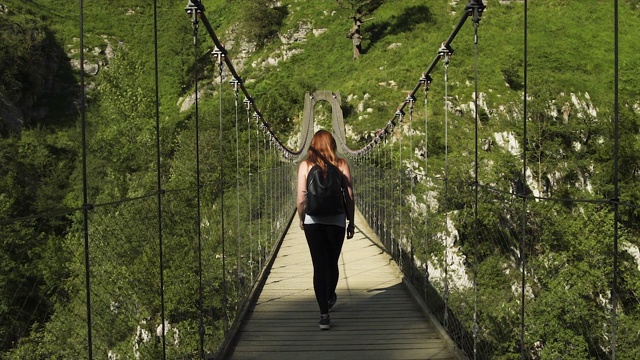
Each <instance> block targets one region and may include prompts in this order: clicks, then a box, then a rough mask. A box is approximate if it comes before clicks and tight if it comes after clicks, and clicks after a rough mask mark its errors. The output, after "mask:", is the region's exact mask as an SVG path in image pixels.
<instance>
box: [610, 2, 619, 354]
mask: <svg viewBox="0 0 640 360" xmlns="http://www.w3.org/2000/svg"><path fill="white" fill-rule="evenodd" d="M619 23H620V19H619V13H618V0H614V35H613V36H614V51H613V53H614V55H613V58H614V60H613V61H614V81H613V83H614V91H613V93H614V102H613V109H614V110H613V111H614V117H615V119H614V145H613V146H614V149H613V186H614V194H613V199H612V202H613V218H614V221H613V224H614V225H613V280H612V282H613V284H612V289H611V311H612V314H611V318H612V325H611V359H613V360H615V359H616V345H617V335H618V315H617V314H618V312H617V308H618V260H619V259H618V256H619V248H618V240H619V239H618V236H619V234H618V231H619V223H620V220H619V219H620V218H619V212H620V204H619V203H620V199H619V197H620V182H619V178H618V171H619V154H620V103H619V91H620V89H619V80H620V68H619V65H620V63H619V61H620V58H619V56H620V49H619V45H620V44H619V33H620V28H619Z"/></svg>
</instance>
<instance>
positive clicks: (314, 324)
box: [229, 212, 457, 360]
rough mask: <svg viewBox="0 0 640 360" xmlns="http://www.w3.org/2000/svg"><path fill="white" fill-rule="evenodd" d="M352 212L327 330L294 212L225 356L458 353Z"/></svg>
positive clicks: (431, 356)
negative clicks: (353, 224)
mask: <svg viewBox="0 0 640 360" xmlns="http://www.w3.org/2000/svg"><path fill="white" fill-rule="evenodd" d="M355 220H356V225H357V227H356V234H355V236H354V238H353V239H350V240H345V243H344V247H343V250H342V255H341V257H340V281H339V283H338V289H337V294H338V302H337V304H336V306H335V308H334V309H332V312H331V330H329V331H321V330H320V329H319V327H318V319H319V312H318V306H317V304H316V301H315V296H314V293H313V285H312V276H313V268H312V265H311V258H310V255H309V249H308V247H307V243H306V240H305V238H304V233H303V232H302V230H301V229H300V228H299V227H298V226H297V224H298V222H297V219H294V221H293V222H292V226H291V227H290V229H289V232H288V233H287V234H286V236H285V238H284V240H283V243H282V246H281V248H280V250H279V252H278V254H277V258H276V259H275V262H274V264H273V268H272V269H271V273H270V275H269V277H268V279H267V280H266V283H265V285H264V287H263V289H262V292H261V293H260V295H259V297H258V300H257V301H256V303H255V304H254V305H253V306H252V307H251V310H250V311H249V313H248V315H247V318H246V319H245V321H244V323H243V324H242V327H241V329H240V332H239V333H238V336H237V339H236V342H235V348H234V349H233V350H232V351H231V352H232V354H231V356H230V357H229V358H230V359H283V360H289V359H296V360H297V359H349V360H351V359H367V360H370V359H457V357H456V356H454V354H455V352H454V351H452V350H450V348H449V347H448V342H447V341H445V340H444V339H443V338H442V337H441V334H440V332H439V331H438V329H437V327H436V325H434V324H433V323H432V322H431V321H429V319H428V318H427V317H426V316H425V315H424V313H423V312H422V311H421V308H420V306H419V305H418V303H416V301H415V300H414V298H413V297H412V296H411V294H410V291H409V290H408V289H407V288H406V287H405V285H404V284H403V282H402V273H401V272H400V270H399V269H398V267H397V266H396V264H395V263H394V262H393V260H392V259H391V258H390V257H389V256H388V255H387V254H386V253H385V252H384V251H383V250H382V245H381V243H380V242H379V240H378V239H377V237H376V236H375V235H374V233H373V231H372V230H371V229H370V228H369V226H368V225H367V224H366V223H365V220H364V218H363V217H362V216H361V215H360V214H359V213H357V212H356V219H355Z"/></svg>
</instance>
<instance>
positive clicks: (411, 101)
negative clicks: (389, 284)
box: [405, 96, 418, 277]
mask: <svg viewBox="0 0 640 360" xmlns="http://www.w3.org/2000/svg"><path fill="white" fill-rule="evenodd" d="M415 101H416V98H415V97H414V96H409V97H407V99H406V100H405V102H408V103H409V166H410V171H409V188H410V191H409V193H410V194H411V202H410V203H409V204H410V206H413V200H414V198H415V194H414V192H413V181H414V178H415V170H413V169H414V166H413V152H414V151H413V129H412V126H413V105H414V104H415ZM417 203H418V202H417V200H416V204H417ZM409 256H410V261H411V262H414V249H413V216H411V215H409ZM411 271H412V272H413V266H412V267H411ZM411 275H412V277H413V274H411Z"/></svg>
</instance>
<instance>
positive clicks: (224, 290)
mask: <svg viewBox="0 0 640 360" xmlns="http://www.w3.org/2000/svg"><path fill="white" fill-rule="evenodd" d="M213 56H214V58H215V59H216V60H217V61H218V76H219V79H220V83H219V89H218V100H219V103H218V111H219V116H218V123H219V130H218V141H219V145H218V146H219V154H218V157H219V161H220V173H219V174H218V176H219V177H220V187H221V191H220V240H221V243H222V308H223V311H222V312H223V319H224V321H223V329H224V334H225V336H226V334H227V331H228V328H229V313H228V312H229V294H228V292H227V250H226V240H225V239H226V236H225V232H226V231H225V226H224V225H225V224H224V223H225V216H224V192H225V188H226V184H225V176H224V171H225V167H224V134H223V132H224V128H223V126H222V68H223V67H222V65H223V61H224V60H223V57H224V56H225V55H224V54H223V53H222V51H220V49H218V48H215V49H213Z"/></svg>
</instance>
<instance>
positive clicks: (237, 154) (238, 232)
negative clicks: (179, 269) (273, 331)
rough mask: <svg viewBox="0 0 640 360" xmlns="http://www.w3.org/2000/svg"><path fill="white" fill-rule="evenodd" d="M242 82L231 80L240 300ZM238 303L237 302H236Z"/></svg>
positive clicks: (238, 295)
mask: <svg viewBox="0 0 640 360" xmlns="http://www.w3.org/2000/svg"><path fill="white" fill-rule="evenodd" d="M239 84H240V80H238V79H237V78H235V77H234V78H233V79H231V85H232V86H233V95H234V105H235V119H236V126H235V127H236V247H237V248H236V254H237V255H236V267H237V269H236V277H237V279H236V281H237V282H238V285H237V286H236V299H240V278H241V277H242V263H241V262H240V255H241V254H240V249H241V247H242V246H241V238H242V236H240V134H239V131H240V130H239V128H240V126H239V107H240V104H239V101H238V87H239ZM236 301H237V300H236Z"/></svg>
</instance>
